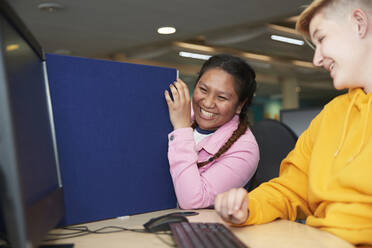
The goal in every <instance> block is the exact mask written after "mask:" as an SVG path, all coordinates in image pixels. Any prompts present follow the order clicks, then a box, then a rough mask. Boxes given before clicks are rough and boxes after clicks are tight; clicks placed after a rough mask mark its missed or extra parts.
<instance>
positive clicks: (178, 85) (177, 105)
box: [164, 78, 191, 130]
mask: <svg viewBox="0 0 372 248" xmlns="http://www.w3.org/2000/svg"><path fill="white" fill-rule="evenodd" d="M169 88H170V91H171V92H172V96H173V101H172V99H171V97H170V95H169V92H168V91H167V90H165V92H164V95H165V100H166V101H167V104H168V109H169V118H170V121H171V123H172V125H173V128H174V130H176V129H178V128H184V127H190V126H191V104H190V94H189V89H188V87H187V85H186V84H185V83H184V82H183V81H182V80H181V79H179V78H178V79H177V80H176V81H175V82H174V83H173V84H171V85H170V86H169Z"/></svg>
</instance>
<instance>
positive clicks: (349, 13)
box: [215, 0, 372, 245]
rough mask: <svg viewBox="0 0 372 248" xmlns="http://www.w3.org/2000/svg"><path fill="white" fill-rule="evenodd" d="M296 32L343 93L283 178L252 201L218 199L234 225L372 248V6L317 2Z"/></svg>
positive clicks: (367, 0)
mask: <svg viewBox="0 0 372 248" xmlns="http://www.w3.org/2000/svg"><path fill="white" fill-rule="evenodd" d="M296 29H297V30H298V31H299V32H300V33H301V34H303V35H304V36H305V38H307V39H308V40H311V42H312V43H313V45H314V49H315V53H314V58H313V63H314V65H315V66H319V67H324V68H325V69H326V70H327V71H329V73H330V75H331V77H332V79H333V84H334V87H335V88H336V89H348V93H347V94H344V95H341V96H338V97H336V98H335V99H333V100H332V101H331V102H330V103H328V104H327V105H326V106H325V107H324V108H323V110H322V112H321V113H320V114H319V115H318V116H316V117H315V119H314V120H313V121H312V122H311V124H310V126H309V128H308V129H307V130H306V131H305V132H304V133H303V134H302V135H301V136H300V137H299V139H298V141H297V144H296V146H295V148H294V149H293V150H292V151H291V152H290V153H289V154H288V156H287V157H286V158H285V159H284V160H283V161H282V163H281V167H280V174H279V177H277V178H274V179H272V180H270V181H269V182H266V183H263V184H261V185H260V186H259V187H257V188H256V189H254V190H253V191H251V192H250V193H247V192H246V191H245V190H244V189H242V188H240V189H232V190H230V191H228V192H225V193H222V194H220V195H218V196H217V197H216V200H215V209H216V211H217V212H218V213H219V214H220V215H221V217H222V218H223V219H224V220H225V221H227V222H231V223H233V224H239V225H251V224H260V223H267V222H270V221H273V220H275V219H278V218H281V219H289V220H296V219H299V218H302V217H306V224H308V225H310V226H313V227H316V228H319V229H322V230H325V231H328V232H330V233H333V234H335V235H337V236H339V237H341V238H343V239H345V240H347V241H349V242H351V243H353V244H362V245H363V244H364V245H372V113H371V112H372V107H371V105H372V73H371V71H372V0H314V1H313V2H312V3H311V4H310V5H309V6H308V7H307V8H306V9H305V10H304V11H303V12H302V14H301V15H300V17H299V19H298V21H297V24H296Z"/></svg>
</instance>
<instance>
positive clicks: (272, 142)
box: [245, 119, 297, 191]
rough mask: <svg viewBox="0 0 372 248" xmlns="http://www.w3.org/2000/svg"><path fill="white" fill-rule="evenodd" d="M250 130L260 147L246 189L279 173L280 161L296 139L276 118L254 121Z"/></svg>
mask: <svg viewBox="0 0 372 248" xmlns="http://www.w3.org/2000/svg"><path fill="white" fill-rule="evenodd" d="M251 130H252V132H253V134H254V136H255V137H256V140H257V143H258V146H259V149H260V161H259V163H258V167H257V171H256V173H255V175H254V176H253V177H252V179H251V180H250V181H249V183H248V184H247V185H246V186H245V188H246V189H247V190H248V191H251V190H253V189H254V188H256V187H257V186H258V185H260V184H261V183H263V182H267V181H269V180H270V179H272V178H275V177H277V176H278V175H279V168H280V163H281V161H282V160H283V159H284V158H285V157H286V156H287V154H288V153H289V152H290V151H291V150H292V149H293V148H294V146H295V144H296V141H297V136H296V134H295V133H294V132H293V131H292V130H291V129H290V128H289V127H288V126H287V125H285V124H283V123H282V122H279V121H276V120H271V119H264V120H262V121H259V122H256V123H255V124H254V125H253V126H252V127H251Z"/></svg>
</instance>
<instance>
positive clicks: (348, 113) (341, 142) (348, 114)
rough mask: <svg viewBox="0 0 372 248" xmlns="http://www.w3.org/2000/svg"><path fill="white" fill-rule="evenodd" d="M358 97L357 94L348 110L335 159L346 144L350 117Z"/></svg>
mask: <svg viewBox="0 0 372 248" xmlns="http://www.w3.org/2000/svg"><path fill="white" fill-rule="evenodd" d="M357 96H358V94H355V95H354V96H353V98H352V99H351V102H350V104H349V107H348V108H347V111H346V117H345V122H344V127H343V128H342V135H341V140H340V143H339V145H338V147H337V150H336V152H335V154H334V155H333V156H334V157H337V155H338V154H339V152H340V150H341V148H342V145H343V144H344V141H345V137H346V129H347V124H349V116H350V112H351V108H352V107H353V105H354V102H355V99H356V97H357Z"/></svg>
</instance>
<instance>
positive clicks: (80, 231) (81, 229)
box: [44, 226, 171, 245]
mask: <svg viewBox="0 0 372 248" xmlns="http://www.w3.org/2000/svg"><path fill="white" fill-rule="evenodd" d="M60 229H63V230H69V231H74V232H68V233H48V235H49V236H57V237H53V238H47V239H45V240H44V241H56V240H62V239H70V238H76V237H81V236H86V235H89V234H108V233H117V232H124V231H130V232H139V233H149V234H152V233H150V232H147V231H146V230H145V229H130V228H126V227H120V226H105V227H101V228H98V229H96V230H91V229H89V228H88V227H87V226H76V227H62V228H60ZM106 229H117V230H113V231H105V230H106ZM160 234H162V235H164V234H165V235H171V234H170V233H157V235H160ZM166 244H167V245H169V244H168V243H166Z"/></svg>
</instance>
